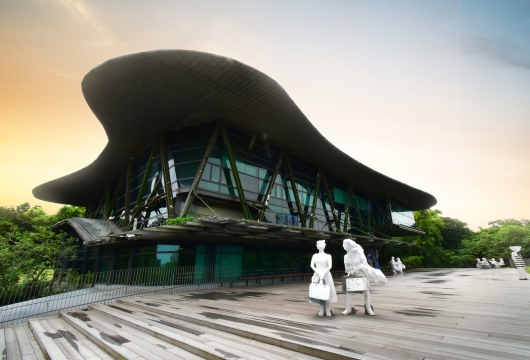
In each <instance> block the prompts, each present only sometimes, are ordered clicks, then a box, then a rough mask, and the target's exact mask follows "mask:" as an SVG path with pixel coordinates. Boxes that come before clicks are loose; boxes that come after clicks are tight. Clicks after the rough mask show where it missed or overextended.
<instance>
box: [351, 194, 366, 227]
mask: <svg viewBox="0 0 530 360" xmlns="http://www.w3.org/2000/svg"><path fill="white" fill-rule="evenodd" d="M351 191H352V196H353V198H352V201H353V206H354V207H355V212H356V214H357V221H358V222H359V225H361V228H364V222H363V218H362V216H361V212H360V211H359V201H358V200H357V196H355V192H354V191H353V189H352V190H351Z"/></svg>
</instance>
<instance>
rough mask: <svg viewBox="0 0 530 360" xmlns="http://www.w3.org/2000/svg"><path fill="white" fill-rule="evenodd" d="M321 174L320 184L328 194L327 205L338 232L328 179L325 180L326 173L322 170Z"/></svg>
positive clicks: (338, 224)
mask: <svg viewBox="0 0 530 360" xmlns="http://www.w3.org/2000/svg"><path fill="white" fill-rule="evenodd" d="M321 174H322V184H323V185H324V190H325V191H326V195H327V196H328V201H329V207H330V208H331V213H332V214H333V220H334V221H335V230H336V231H338V232H341V229H340V221H339V218H338V217H337V214H336V213H335V206H333V197H332V196H331V193H330V191H329V186H328V181H327V180H326V174H324V172H323V171H321Z"/></svg>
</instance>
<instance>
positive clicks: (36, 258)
mask: <svg viewBox="0 0 530 360" xmlns="http://www.w3.org/2000/svg"><path fill="white" fill-rule="evenodd" d="M84 211H85V210H84V208H81V207H76V206H63V207H62V208H61V209H60V210H59V211H58V212H57V213H56V214H54V215H47V214H46V213H45V212H44V210H43V209H42V208H41V207H40V206H34V207H31V206H30V205H29V204H28V203H24V204H22V205H19V206H17V207H16V208H15V207H12V206H11V207H4V206H2V207H0V287H4V288H5V287H7V286H12V285H16V284H19V283H21V282H36V281H39V280H43V279H46V278H47V277H49V271H50V269H53V268H54V267H55V264H56V261H57V258H58V256H59V253H61V256H66V257H71V256H73V255H74V253H75V248H74V246H69V245H65V242H63V234H62V233H55V232H54V231H53V230H52V226H53V224H55V223H57V222H59V221H61V220H64V219H66V218H70V217H79V216H83V214H84ZM66 243H68V242H66Z"/></svg>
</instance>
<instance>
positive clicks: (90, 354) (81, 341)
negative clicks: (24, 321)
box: [29, 316, 113, 360]
mask: <svg viewBox="0 0 530 360" xmlns="http://www.w3.org/2000/svg"><path fill="white" fill-rule="evenodd" d="M29 326H30V328H31V330H32V331H33V334H34V335H35V337H36V340H37V342H38V343H39V344H40V348H41V349H42V350H43V351H44V353H46V355H47V356H48V357H49V358H50V359H52V360H63V359H68V360H70V359H73V360H85V359H88V360H97V359H101V360H112V359H113V357H112V356H110V355H108V354H107V353H106V352H105V351H103V350H102V349H101V348H100V347H99V346H97V345H96V344H95V343H93V342H92V341H90V340H89V339H88V338H87V337H86V336H84V335H83V334H82V333H81V332H79V331H77V330H76V329H75V328H73V327H72V326H70V325H69V324H67V323H66V322H65V321H64V320H63V319H61V318H59V317H56V316H54V317H48V318H40V319H31V320H30V321H29Z"/></svg>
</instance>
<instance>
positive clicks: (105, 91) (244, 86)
mask: <svg viewBox="0 0 530 360" xmlns="http://www.w3.org/2000/svg"><path fill="white" fill-rule="evenodd" d="M82 90H83V94H84V96H85V99H86V101H87V103H88V105H89V106H90V108H91V109H92V111H93V112H94V114H95V115H96V117H97V118H98V120H99V121H100V122H101V124H102V125H103V128H104V129H105V131H106V133H107V136H108V143H107V146H106V147H105V149H104V150H103V152H102V153H101V154H100V155H99V157H98V158H97V159H96V160H95V161H94V162H93V163H92V164H90V165H88V166H87V167H85V168H83V169H81V170H79V171H77V172H75V173H72V174H70V175H67V176H64V177H61V178H59V179H56V180H52V181H50V182H47V183H45V184H42V185H40V186H37V187H36V188H34V189H33V195H34V196H35V197H36V198H38V199H41V200H45V201H51V202H56V203H63V204H72V205H79V206H86V205H87V204H89V203H90V201H91V200H92V199H94V198H96V197H99V196H100V195H101V193H102V191H103V189H104V188H105V186H107V185H108V184H109V182H110V181H111V180H112V178H113V177H115V176H116V175H117V173H118V171H119V170H120V168H121V166H123V165H124V164H125V162H126V161H127V160H128V159H130V158H131V157H134V156H136V155H138V154H139V153H140V152H142V151H144V150H145V149H146V148H147V146H150V144H152V143H153V142H154V140H155V138H156V137H157V136H158V134H160V133H163V132H168V131H172V130H178V129H182V128H186V127H190V126H194V125H200V124H204V123H209V122H212V121H215V119H218V118H222V119H224V120H225V121H226V122H227V123H228V125H232V126H234V127H237V128H239V129H241V130H245V131H248V132H250V133H253V134H257V135H258V136H263V137H266V138H267V141H269V142H271V143H273V144H277V145H279V146H282V147H284V148H285V149H286V150H288V151H290V152H291V153H293V154H295V155H297V156H300V157H302V158H304V159H308V160H309V159H310V162H312V163H313V164H315V165H317V166H320V167H321V168H322V169H323V170H324V171H326V172H327V173H329V174H330V175H332V176H334V177H336V178H338V179H340V180H342V181H344V182H345V183H348V184H351V185H352V186H354V187H355V188H356V189H358V190H360V191H363V192H365V193H367V194H372V193H387V194H388V195H390V196H391V197H392V198H395V199H397V200H399V201H400V202H402V203H403V204H404V205H406V206H408V207H409V208H410V209H411V210H419V209H426V208H429V207H431V206H433V205H435V204H436V199H435V198H434V196H432V195H430V194H428V193H426V192H423V191H421V190H418V189H415V188H413V187H411V186H409V185H406V184H404V183H401V182H399V181H397V180H394V179H391V178H389V177H387V176H385V175H383V174H381V173H378V172H377V171H375V170H372V169H370V168H369V167H367V166H365V165H363V164H361V163H360V162H358V161H356V160H355V159H352V158H351V157H350V156H348V155H346V154H345V153H343V152H342V151H341V150H339V149H338V148H336V147H335V146H334V145H333V144H331V143H330V142H329V141H328V140H326V139H325V138H324V136H322V134H320V132H319V131H318V130H317V129H316V128H315V127H314V126H313V125H312V124H311V122H310V121H309V120H308V119H307V118H306V117H305V115H304V114H303V113H302V111H300V109H299V108H298V107H297V106H296V104H295V103H294V102H293V100H292V99H291V98H290V97H289V95H288V94H287V93H286V92H285V90H284V89H283V88H282V87H281V86H280V85H279V84H278V83H277V82H276V81H274V80H273V79H271V78H270V77H268V76H267V75H265V74H263V73H261V72H260V71H258V70H256V69H254V68H252V67H250V66H247V65H245V64H243V63H240V62H238V61H236V60H233V59H230V58H226V57H222V56H217V55H212V54H207V53H201V52H196V51H187V50H158V51H151V52H144V53H138V54H132V55H126V56H122V57H118V58H115V59H111V60H108V61H106V62H105V63H103V64H101V65H100V66H98V67H96V68H94V69H92V70H91V71H90V72H89V73H88V74H87V75H85V77H84V78H83V81H82Z"/></svg>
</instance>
